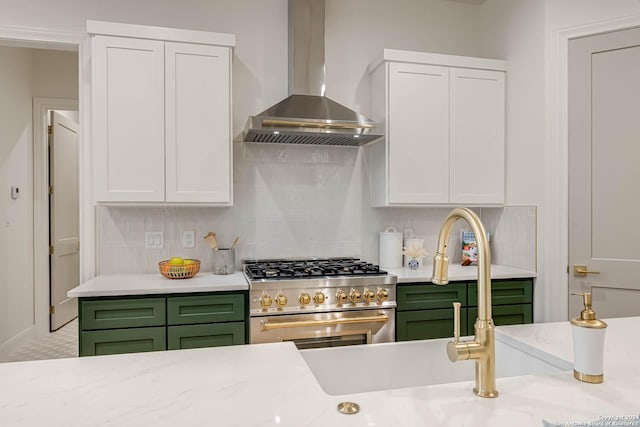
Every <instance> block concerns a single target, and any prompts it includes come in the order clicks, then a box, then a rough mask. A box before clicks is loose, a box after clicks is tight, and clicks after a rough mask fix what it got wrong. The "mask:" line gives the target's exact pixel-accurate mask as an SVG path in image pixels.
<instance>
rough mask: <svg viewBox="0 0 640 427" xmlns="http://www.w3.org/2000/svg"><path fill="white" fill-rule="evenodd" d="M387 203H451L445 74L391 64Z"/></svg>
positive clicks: (428, 67)
mask: <svg viewBox="0 0 640 427" xmlns="http://www.w3.org/2000/svg"><path fill="white" fill-rule="evenodd" d="M388 91H389V92H388V93H389V100H388V102H389V106H388V120H389V124H388V126H387V129H388V135H387V136H386V138H387V141H388V144H389V147H388V151H387V155H388V162H389V163H388V165H389V177H388V179H389V189H388V191H389V195H388V202H389V203H447V202H448V201H449V68H448V67H439V66H432V65H423V64H403V63H392V64H389V89H388Z"/></svg>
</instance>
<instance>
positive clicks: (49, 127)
mask: <svg viewBox="0 0 640 427" xmlns="http://www.w3.org/2000/svg"><path fill="white" fill-rule="evenodd" d="M47 133H48V134H49V135H52V134H53V128H52V127H51V125H48V126H47Z"/></svg>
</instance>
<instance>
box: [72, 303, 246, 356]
mask: <svg viewBox="0 0 640 427" xmlns="http://www.w3.org/2000/svg"><path fill="white" fill-rule="evenodd" d="M248 297H249V296H248V292H247V291H241V292H237V291H228V292H215V293H193V294H171V295H153V296H136V297H129V296H123V297H91V298H79V299H78V312H79V314H80V316H79V329H80V331H79V332H80V333H79V338H80V339H79V341H80V342H79V354H80V356H96V355H104V354H119V353H135V352H143V351H161V350H167V349H168V350H178V349H186V348H201V347H217V346H224V345H238V344H246V343H247V342H248V337H249V321H248V311H247V309H246V308H247V305H248Z"/></svg>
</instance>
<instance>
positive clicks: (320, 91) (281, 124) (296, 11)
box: [244, 0, 383, 146]
mask: <svg viewBox="0 0 640 427" xmlns="http://www.w3.org/2000/svg"><path fill="white" fill-rule="evenodd" d="M324 12H325V1H324V0H289V93H291V94H292V95H291V96H289V97H288V98H286V99H284V100H282V101H280V102H279V103H278V104H276V105H274V106H273V107H271V108H269V109H267V110H265V111H263V112H262V113H260V114H258V115H257V116H252V117H249V120H248V122H247V128H246V131H245V134H244V141H246V142H267V143H280V144H316V145H350V146H360V145H363V144H366V143H368V142H371V141H374V140H376V139H378V138H380V137H381V136H383V134H382V128H383V127H382V125H381V124H380V123H376V122H374V121H372V120H370V119H368V118H367V117H365V116H363V115H362V114H359V113H357V112H355V111H353V110H351V109H349V108H347V107H345V106H343V105H340V104H338V103H337V102H335V101H333V100H331V99H329V98H327V97H326V96H324V90H325V68H324V67H325V66H324Z"/></svg>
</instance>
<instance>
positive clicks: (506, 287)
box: [469, 279, 533, 307]
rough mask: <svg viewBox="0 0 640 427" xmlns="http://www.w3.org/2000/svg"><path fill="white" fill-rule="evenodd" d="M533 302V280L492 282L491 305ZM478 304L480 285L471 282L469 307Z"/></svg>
mask: <svg viewBox="0 0 640 427" xmlns="http://www.w3.org/2000/svg"><path fill="white" fill-rule="evenodd" d="M531 303H533V281H532V280H531V279H524V280H495V281H492V282H491V305H508V304H531ZM477 305H478V285H477V284H476V282H469V307H472V306H477Z"/></svg>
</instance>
